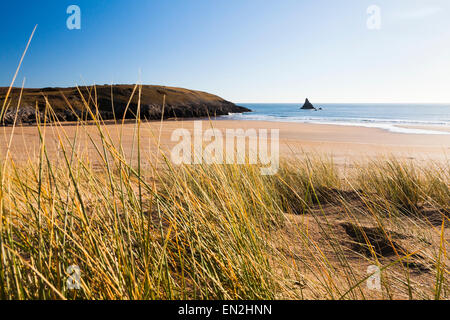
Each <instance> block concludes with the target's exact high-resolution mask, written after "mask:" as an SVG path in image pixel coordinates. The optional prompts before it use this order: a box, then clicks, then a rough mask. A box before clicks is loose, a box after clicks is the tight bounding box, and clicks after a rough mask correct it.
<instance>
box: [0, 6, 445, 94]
mask: <svg viewBox="0 0 450 320" xmlns="http://www.w3.org/2000/svg"><path fill="white" fill-rule="evenodd" d="M70 5H77V6H79V8H80V10H81V29H79V30H78V29H73V30H69V29H68V28H67V23H66V22H67V19H68V18H69V16H70V14H67V12H66V11H67V8H68V7H69V6H70ZM373 5H375V6H377V7H376V8H378V9H379V11H377V12H379V15H378V14H376V15H374V13H373V11H370V12H369V13H368V8H369V7H371V6H373ZM378 17H379V18H378ZM374 19H375V20H374ZM368 20H369V21H371V22H373V21H375V22H376V25H377V26H379V29H373V28H369V27H368ZM36 24H37V25H38V27H37V30H36V33H35V35H34V38H33V39H32V42H31V45H30V48H29V50H28V52H27V55H26V57H25V59H24V62H23V64H22V68H21V70H20V72H19V75H18V77H17V80H16V83H15V85H16V86H21V84H22V81H23V79H25V81H26V82H25V87H51V86H62V87H67V86H75V85H91V84H126V83H137V82H139V83H143V84H158V85H166V86H176V87H185V88H190V89H195V90H202V91H207V92H210V93H214V94H217V95H219V96H221V97H223V98H225V99H227V100H230V101H233V102H237V103H239V102H241V103H244V102H301V101H303V100H304V99H305V97H309V98H310V99H311V100H313V101H317V102H374V103H381V102H436V103H445V102H450V90H449V89H450V1H448V0H395V1H393V0H378V1H375V0H369V1H366V0H340V1H336V0H303V1H302V0H281V1H280V0H276V1H275V0H264V1H261V0H169V1H163V0H158V1H153V0H147V1H139V0H128V1H119V0H107V1H106V0H98V1H95V0H89V1H84V0H83V1H76V0H71V1H64V0H58V1H4V2H3V3H2V7H1V10H0V70H1V71H0V86H9V85H10V83H11V79H12V78H13V75H14V72H15V69H16V67H17V65H18V63H19V60H20V57H21V54H22V52H23V50H24V49H25V46H26V43H27V41H28V38H29V36H30V34H31V32H32V30H33V28H34V26H35V25H36ZM371 26H373V24H372V25H371Z"/></svg>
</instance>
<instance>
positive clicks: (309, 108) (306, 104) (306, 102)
mask: <svg viewBox="0 0 450 320" xmlns="http://www.w3.org/2000/svg"><path fill="white" fill-rule="evenodd" d="M301 109H303V110H316V108H314V106H313V105H312V103H311V102H309V100H308V98H306V100H305V104H304V105H303V107H301Z"/></svg>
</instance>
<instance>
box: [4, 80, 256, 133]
mask: <svg viewBox="0 0 450 320" xmlns="http://www.w3.org/2000/svg"><path fill="white" fill-rule="evenodd" d="M134 87H135V86H134V85H115V86H113V87H112V88H111V86H109V85H104V86H96V87H95V88H94V87H80V88H79V90H80V92H81V94H80V92H79V91H78V89H77V88H42V89H24V92H23V95H22V99H21V102H20V106H19V110H18V111H17V108H16V107H17V104H18V98H19V95H20V89H19V88H13V89H12V92H11V93H10V95H9V98H8V101H7V104H6V105H7V106H8V108H7V109H6V110H5V112H4V113H3V115H0V123H1V125H9V124H12V123H13V122H14V118H15V115H16V111H17V114H18V118H17V123H30V124H31V123H35V122H36V112H35V110H36V106H37V109H38V110H39V114H40V117H41V118H42V117H43V115H44V112H45V109H46V108H47V106H48V104H49V105H51V107H52V109H53V110H54V111H55V114H56V116H57V118H58V120H59V121H76V120H77V119H78V118H79V117H80V118H81V119H84V120H89V119H91V117H90V116H89V113H88V112H87V108H86V103H88V104H89V107H90V108H91V109H92V110H93V112H94V113H95V112H96V111H95V105H97V106H98V113H99V114H100V115H101V117H102V118H103V119H104V120H108V119H114V117H115V118H116V119H122V118H126V119H132V118H136V114H137V112H138V99H139V90H138V89H136V91H135V92H134V94H133V90H134ZM7 91H8V88H0V108H1V107H2V106H3V102H4V101H5V97H6V93H7ZM140 100H141V101H140V116H141V118H142V119H147V120H157V119H161V116H162V109H163V108H162V106H163V100H165V108H164V118H166V119H167V118H197V117H208V116H210V117H214V116H220V115H227V114H229V113H242V112H248V111H251V110H249V109H247V108H244V107H240V106H237V105H235V104H234V103H232V102H229V101H226V100H224V99H222V98H220V97H218V96H216V95H213V94H209V93H206V92H201V91H194V90H188V89H183V88H173V87H163V86H150V85H144V86H142V93H141V95H140ZM46 101H48V104H47V103H46ZM95 101H96V102H95ZM128 104H129V106H128V108H127V105H128Z"/></svg>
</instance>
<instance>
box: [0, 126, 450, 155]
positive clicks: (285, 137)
mask: <svg viewBox="0 0 450 320" xmlns="http://www.w3.org/2000/svg"><path fill="white" fill-rule="evenodd" d="M193 127H194V121H193V120H184V121H170V120H169V121H164V122H163V123H162V124H161V122H159V121H150V122H142V124H141V128H140V132H141V135H140V136H141V141H140V143H141V150H142V152H143V153H144V154H152V153H153V154H154V153H155V152H156V150H157V148H156V146H157V145H158V141H160V146H161V149H162V150H166V151H168V150H170V149H171V148H172V147H173V146H174V145H175V144H176V142H172V141H171V135H172V132H173V131H174V130H176V129H178V128H185V129H188V130H189V131H190V132H192V131H193ZM202 127H203V130H207V129H209V128H211V127H213V128H215V129H219V130H221V131H222V132H225V130H226V129H244V130H247V129H256V130H259V129H269V130H270V129H279V133H280V156H281V157H292V156H294V157H296V156H302V155H303V154H304V153H305V152H306V153H320V154H323V153H326V154H328V155H331V156H332V157H333V158H334V159H335V161H336V162H337V163H346V162H349V161H350V162H351V161H355V160H357V161H360V160H361V161H363V160H367V159H373V158H374V157H386V156H391V155H394V156H396V157H398V158H404V159H415V160H419V161H426V160H438V161H446V160H448V154H449V151H450V135H425V134H403V133H392V132H389V131H386V130H383V129H378V128H366V127H356V126H340V125H323V124H306V123H292V122H265V121H231V120H213V121H205V120H204V121H202ZM104 128H105V129H106V131H105V132H108V134H109V135H110V137H111V139H112V141H114V142H115V143H117V142H119V141H120V140H121V141H122V145H123V148H124V151H125V153H126V154H130V155H131V153H132V152H133V151H134V152H135V150H136V145H137V139H136V136H135V132H136V125H135V124H134V123H129V122H128V123H125V124H124V125H123V127H122V125H121V124H114V123H109V124H106V125H105V126H104ZM433 129H434V130H441V131H448V128H446V127H442V128H439V127H434V128H433ZM0 132H1V139H2V140H1V141H2V143H1V147H0V150H1V152H2V154H5V152H6V150H7V146H8V145H9V141H11V154H12V156H13V158H14V159H15V160H16V161H21V160H28V159H29V158H33V157H36V156H37V155H38V154H39V135H38V129H37V127H36V126H22V127H16V128H15V129H14V130H13V128H12V127H4V128H1V129H0ZM11 134H13V136H12V139H11ZM43 134H44V135H45V141H46V145H47V150H48V152H49V154H52V153H56V152H58V150H60V146H59V142H58V136H60V137H67V138H62V141H67V139H69V140H70V141H75V137H76V141H77V152H78V154H81V153H84V152H88V153H89V154H90V155H91V156H92V155H95V154H96V147H95V146H94V144H93V143H92V141H93V142H94V143H96V144H98V143H99V141H100V139H99V136H98V129H97V127H96V126H95V125H88V126H83V127H77V126H76V125H73V124H64V125H63V126H61V127H59V126H48V127H47V128H45V130H43ZM89 136H91V137H89ZM121 136H122V138H120V137H121ZM91 139H92V141H91ZM65 144H67V142H66V143H65ZM133 157H134V156H133Z"/></svg>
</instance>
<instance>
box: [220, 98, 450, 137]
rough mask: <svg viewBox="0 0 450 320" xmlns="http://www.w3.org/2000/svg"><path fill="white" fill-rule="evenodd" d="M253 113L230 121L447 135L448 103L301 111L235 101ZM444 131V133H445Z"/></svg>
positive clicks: (231, 117)
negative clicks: (285, 123) (378, 129)
mask: <svg viewBox="0 0 450 320" xmlns="http://www.w3.org/2000/svg"><path fill="white" fill-rule="evenodd" d="M237 104H238V105H240V106H244V107H247V108H249V109H251V110H252V112H248V113H241V114H229V115H227V116H223V117H221V118H222V119H229V120H260V121H284V122H299V123H316V124H334V125H342V126H362V127H370V128H380V129H384V130H388V131H391V132H395V133H404V134H435V135H448V134H450V132H448V131H449V130H433V129H434V128H433V127H441V128H442V127H449V129H450V104H411V103H408V104H407V103H404V104H375V103H359V104H357V103H318V104H314V106H315V107H316V108H322V110H317V111H314V110H301V109H300V108H301V106H302V105H303V103H237ZM446 131H447V132H446Z"/></svg>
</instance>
